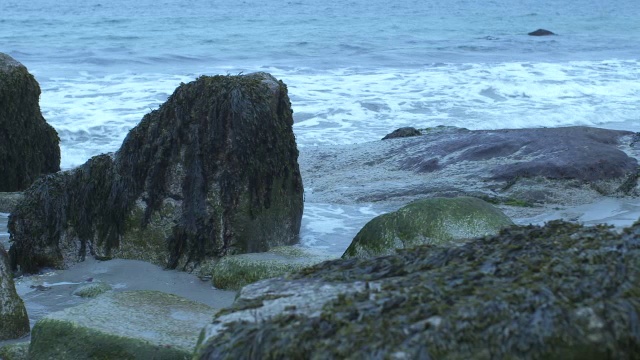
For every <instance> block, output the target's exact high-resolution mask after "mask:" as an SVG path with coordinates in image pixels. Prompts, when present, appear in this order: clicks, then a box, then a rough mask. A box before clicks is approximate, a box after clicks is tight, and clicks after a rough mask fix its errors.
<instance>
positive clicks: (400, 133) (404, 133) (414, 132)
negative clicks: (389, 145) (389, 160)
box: [382, 127, 422, 140]
mask: <svg viewBox="0 0 640 360" xmlns="http://www.w3.org/2000/svg"><path fill="white" fill-rule="evenodd" d="M418 135H422V133H421V132H420V130H418V129H416V128H414V127H403V128H399V129H396V130H394V131H393V132H391V133H389V134H387V135H385V136H384V137H383V138H382V140H387V139H396V138H404V137H411V136H418Z"/></svg>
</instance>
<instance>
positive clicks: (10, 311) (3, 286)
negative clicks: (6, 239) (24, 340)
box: [0, 244, 29, 340]
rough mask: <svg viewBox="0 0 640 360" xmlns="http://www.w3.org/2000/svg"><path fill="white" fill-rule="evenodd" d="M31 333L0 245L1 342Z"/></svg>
mask: <svg viewBox="0 0 640 360" xmlns="http://www.w3.org/2000/svg"><path fill="white" fill-rule="evenodd" d="M28 333H29V317H28V316H27V310H26V309H25V307H24V303H23V302H22V299H20V297H19V296H18V294H17V293H16V288H15V285H14V283H13V278H12V274H11V271H10V270H9V259H8V258H7V253H6V251H5V249H4V247H3V246H2V244H0V340H7V339H17V338H20V337H22V336H24V335H26V334H28Z"/></svg>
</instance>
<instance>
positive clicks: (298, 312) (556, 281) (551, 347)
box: [195, 221, 640, 360]
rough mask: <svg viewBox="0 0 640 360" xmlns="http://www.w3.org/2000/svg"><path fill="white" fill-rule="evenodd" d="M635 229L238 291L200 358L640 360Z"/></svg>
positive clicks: (339, 265)
mask: <svg viewBox="0 0 640 360" xmlns="http://www.w3.org/2000/svg"><path fill="white" fill-rule="evenodd" d="M639 319H640V222H637V223H636V224H635V225H634V226H633V227H631V228H628V229H625V230H624V231H622V232H620V231H616V230H614V229H612V228H610V227H607V226H604V225H601V226H596V227H583V226H580V225H577V224H572V223H566V222H561V221H554V222H550V223H548V224H546V225H545V226H543V227H541V226H524V227H515V226H514V227H509V228H508V229H504V230H502V231H501V232H500V233H499V234H498V235H496V236H491V237H484V238H478V239H473V240H470V241H469V242H466V243H464V244H462V245H460V246H455V247H440V246H434V245H421V246H417V247H414V248H411V249H403V250H399V251H398V253H396V254H393V255H387V256H382V257H377V258H369V259H357V258H354V259H339V260H334V261H328V262H324V263H321V264H318V265H316V266H313V267H310V268H305V269H303V270H301V271H300V272H298V273H294V274H291V275H289V276H287V277H286V278H285V279H270V280H264V281H260V282H258V283H255V284H251V285H249V286H247V287H245V288H243V289H242V291H241V292H240V294H239V297H238V298H237V300H236V301H235V303H234V304H233V305H232V306H231V307H230V308H227V309H225V310H223V311H221V312H219V313H217V314H216V316H215V318H214V319H213V321H212V322H211V324H209V325H207V326H206V327H205V328H204V329H203V332H202V337H201V340H200V341H199V345H198V347H197V350H196V356H195V359H200V360H204V359H207V360H213V359H216V360H221V359H241V358H247V357H251V358H254V359H265V360H268V359H447V360H467V359H474V360H491V359H523V360H537V359H539V360H548V359H554V360H561V359H562V360H564V359H574V360H577V359H585V360H608V359H638V358H640V336H639V329H640V327H639V326H640V320H639Z"/></svg>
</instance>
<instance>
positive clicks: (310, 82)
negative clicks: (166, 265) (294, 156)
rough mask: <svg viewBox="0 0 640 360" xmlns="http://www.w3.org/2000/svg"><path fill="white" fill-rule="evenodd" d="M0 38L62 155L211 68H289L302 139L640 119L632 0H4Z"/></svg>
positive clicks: (116, 141)
mask: <svg viewBox="0 0 640 360" xmlns="http://www.w3.org/2000/svg"><path fill="white" fill-rule="evenodd" d="M538 28H545V29H548V30H551V31H553V32H555V33H557V34H558V36H551V37H531V36H527V35H526V34H527V33H528V32H530V31H533V30H536V29H538ZM0 52H5V53H8V54H9V55H11V56H13V57H14V58H16V59H17V60H18V61H20V62H22V63H23V64H24V65H26V66H27V67H28V69H29V70H30V71H31V72H32V73H33V74H34V75H35V76H36V79H37V80H38V81H39V82H40V85H41V87H42V96H41V108H42V112H43V114H44V116H45V118H46V119H47V121H48V122H49V123H51V125H53V126H54V127H55V128H56V129H57V130H58V132H59V134H60V137H61V140H62V143H61V147H62V167H63V168H70V167H73V166H77V165H79V164H82V163H83V162H84V161H86V160H87V159H88V158H89V157H91V156H93V155H96V154H99V153H103V152H108V151H114V150H116V149H117V148H118V147H119V146H120V144H121V142H122V140H123V139H124V137H125V136H126V134H127V132H128V130H129V129H131V128H132V127H133V126H135V125H136V124H137V123H138V122H139V121H140V119H141V118H142V116H143V115H144V114H145V113H147V112H149V111H150V110H151V109H155V108H157V107H158V106H159V105H160V104H161V103H162V102H164V101H165V100H166V98H167V97H168V96H169V95H170V94H171V93H172V92H173V90H174V89H175V88H176V87H177V86H178V85H179V84H180V82H189V81H191V80H193V79H195V78H196V77H198V76H199V75H203V74H206V75H215V74H238V73H240V72H244V73H248V72H253V71H268V72H270V73H272V74H273V75H275V76H276V77H278V78H279V79H281V80H283V81H284V82H285V83H286V84H288V86H289V92H290V97H291V101H292V104H293V109H294V118H295V132H296V136H297V141H298V144H299V146H301V147H303V146H311V145H315V144H345V143H353V142H363V141H371V140H376V139H379V138H381V137H382V136H384V135H385V134H387V133H388V132H390V131H392V130H394V129H395V128H398V127H401V126H415V127H430V126H434V125H439V124H446V125H455V126H462V127H467V128H472V129H494V128H521V127H532V126H533V127H535V126H548V127H553V126H566V125H592V126H601V127H611V128H621V129H629V130H634V131H640V102H639V101H638V100H639V99H640V1H638V0H608V1H602V0H563V1H557V0H553V1H552V0H516V1H513V0H494V1H490V0H487V1H476V0H450V1H433V0H395V1H388V0H332V1H318V0H294V1H285V0H270V1H258V0H246V1H219V0H136V1H131V0H64V1H59V0H31V1H23V0H0Z"/></svg>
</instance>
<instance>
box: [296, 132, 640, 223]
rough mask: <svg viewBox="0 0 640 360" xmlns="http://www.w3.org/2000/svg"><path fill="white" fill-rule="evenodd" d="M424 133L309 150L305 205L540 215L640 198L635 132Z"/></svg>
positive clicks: (305, 162) (305, 167) (305, 165)
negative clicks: (467, 208)
mask: <svg viewBox="0 0 640 360" xmlns="http://www.w3.org/2000/svg"><path fill="white" fill-rule="evenodd" d="M423 134H424V135H422V136H415V137H410V138H403V139H392V140H386V141H377V142H370V143H364V144H355V145H345V146H331V147H317V148H313V149H312V151H311V150H310V151H303V152H302V153H301V157H300V159H301V160H300V163H301V164H302V166H303V168H302V169H301V170H302V173H303V177H304V178H305V186H306V188H307V189H309V191H307V193H306V201H307V202H319V203H346V204H352V203H366V202H396V203H399V204H405V203H407V202H409V201H412V200H415V199H420V198H424V197H435V196H442V197H454V196H473V197H479V198H482V199H484V200H487V201H489V202H491V203H494V204H498V205H501V206H502V205H510V206H512V207H513V206H514V205H515V206H529V207H530V208H527V209H526V210H527V211H528V210H531V211H535V210H536V207H538V206H543V205H549V204H552V205H553V206H555V205H579V204H584V203H588V202H592V201H593V200H594V199H595V198H598V197H600V196H603V195H632V196H633V195H636V194H638V190H639V189H638V183H637V179H638V160H637V159H638V158H640V149H639V148H637V147H632V146H630V144H631V143H632V141H633V137H634V135H635V134H634V133H632V132H627V131H616V130H606V129H598V128H588V127H566V128H537V129H515V130H478V131H470V130H466V129H460V128H451V127H439V128H433V129H430V130H429V131H423ZM335 184H340V186H335ZM503 210H504V209H503ZM518 210H520V209H518ZM542 210H543V211H544V209H542ZM507 215H509V213H507Z"/></svg>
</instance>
